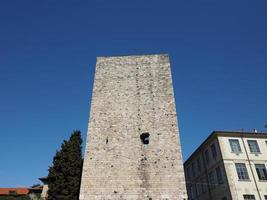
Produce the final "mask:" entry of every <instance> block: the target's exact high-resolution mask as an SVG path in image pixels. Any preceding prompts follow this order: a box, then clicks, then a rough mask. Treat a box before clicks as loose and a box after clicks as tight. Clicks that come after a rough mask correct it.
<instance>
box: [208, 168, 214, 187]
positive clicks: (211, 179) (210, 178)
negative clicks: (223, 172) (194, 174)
mask: <svg viewBox="0 0 267 200" xmlns="http://www.w3.org/2000/svg"><path fill="white" fill-rule="evenodd" d="M209 184H210V186H211V188H214V187H215V177H214V173H213V171H211V172H210V173H209Z"/></svg>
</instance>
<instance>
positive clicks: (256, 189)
mask: <svg viewBox="0 0 267 200" xmlns="http://www.w3.org/2000/svg"><path fill="white" fill-rule="evenodd" d="M266 166H267V133H257V132H256V131H254V132H236V131H214V132H212V133H211V135H210V136H209V137H208V138H207V139H206V140H205V141H204V142H203V143H202V144H201V145H200V146H199V147H198V148H197V150H196V151H195V152H194V153H193V154H192V155H191V156H190V157H189V158H188V159H187V161H186V162H185V163H184V168H185V174H186V182H187V191H188V194H189V199H191V200H231V199H232V200H267V172H266Z"/></svg>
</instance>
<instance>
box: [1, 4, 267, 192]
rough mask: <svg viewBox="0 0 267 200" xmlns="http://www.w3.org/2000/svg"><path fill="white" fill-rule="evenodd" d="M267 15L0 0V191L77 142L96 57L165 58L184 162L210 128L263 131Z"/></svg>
mask: <svg viewBox="0 0 267 200" xmlns="http://www.w3.org/2000/svg"><path fill="white" fill-rule="evenodd" d="M266 10H267V1H265V0H262V1H246V0H242V1H241V0H240V1H227V0H226V1H214V0H212V1H192V0H186V1H185V0H180V1H177V0H173V1H168V0H166V1H157V0H153V1H150V0H146V1H141V0H135V1H127V0H114V1H104V0H97V1H92V0H91V1H89V0H80V1H77V0H76V1H74V0H73V1H69V0H64V1H63V0H57V1H55V0H46V1H36V0H24V1H21V0H2V1H1V2H0V136H1V137H0V157H1V160H0V162H1V163H0V187H12V186H30V185H32V184H34V183H38V180H37V179H38V177H42V176H46V175H47V169H48V166H49V165H51V162H52V158H53V156H54V154H55V151H56V150H57V149H59V147H60V145H61V142H62V141H63V140H64V139H67V138H68V137H69V135H70V133H71V132H72V130H74V129H80V130H81V131H82V133H83V138H84V139H85V136H86V127H87V121H88V111H89V103H90V97H91V90H92V84H93V73H94V67H95V61H96V56H103V55H105V56H112V55H130V54H153V53H169V55H170V59H171V64H172V75H173V81H174V90H175V96H176V104H177V112H178V117H179V123H180V133H181V142H182V148H183V155H184V158H187V157H188V156H189V155H190V153H191V152H192V151H193V150H194V149H195V148H196V147H197V146H198V145H199V144H200V143H201V141H203V140H204V138H205V137H207V135H208V134H210V132H211V131H213V130H240V129H242V128H243V129H245V130H252V129H253V128H257V129H258V130H264V124H265V123H267V106H266V102H267V89H266V86H267V37H266V36H267V12H266ZM265 130H266V129H265ZM266 131H267V130H266Z"/></svg>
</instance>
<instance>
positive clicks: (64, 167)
mask: <svg viewBox="0 0 267 200" xmlns="http://www.w3.org/2000/svg"><path fill="white" fill-rule="evenodd" d="M81 145H82V138H81V132H80V131H74V132H73V133H72V135H71V137H70V139H69V140H68V141H65V140H64V142H63V143H62V145H61V149H60V151H57V152H56V155H55V157H54V159H53V165H52V166H51V167H50V168H49V174H48V187H49V190H48V200H55V199H60V200H78V199H79V189H80V181H81V173H82V163H83V160H82V146H81Z"/></svg>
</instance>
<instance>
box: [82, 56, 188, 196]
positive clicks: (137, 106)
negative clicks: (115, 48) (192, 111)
mask: <svg viewBox="0 0 267 200" xmlns="http://www.w3.org/2000/svg"><path fill="white" fill-rule="evenodd" d="M176 118H177V116H176V108H175V101H174V95H173V86H172V80H171V72H170V63H169V58H168V55H165V54H164V55H148V56H122V57H98V58H97V64H96V73H95V80H94V88H93V96H92V102H91V112H90V120H89V127H88V133H87V143H86V152H85V160H84V166H83V175H82V182H81V190H80V200H100V199H101V200H122V199H125V200H126V199H127V200H163V199H164V200H182V199H186V189H185V179H184V171H183V161H182V154H181V146H180V140H179V132H178V124H177V119H176ZM146 132H148V133H149V134H150V136H149V144H143V142H142V141H141V139H140V134H142V133H146Z"/></svg>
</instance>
